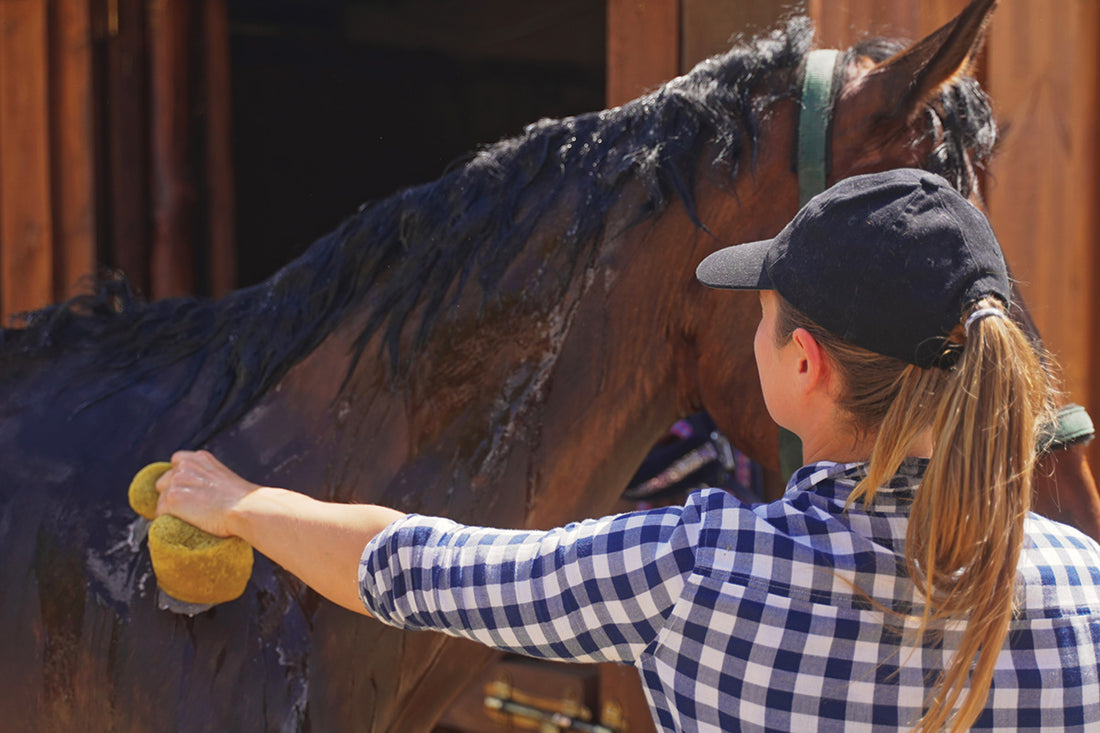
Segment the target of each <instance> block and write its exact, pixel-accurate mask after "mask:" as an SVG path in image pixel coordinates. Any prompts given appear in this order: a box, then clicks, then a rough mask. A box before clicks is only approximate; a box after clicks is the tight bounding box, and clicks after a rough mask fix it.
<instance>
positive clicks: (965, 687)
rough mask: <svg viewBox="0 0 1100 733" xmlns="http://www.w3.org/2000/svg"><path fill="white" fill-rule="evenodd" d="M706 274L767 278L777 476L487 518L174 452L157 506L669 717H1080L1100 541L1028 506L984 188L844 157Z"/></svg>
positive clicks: (764, 343)
mask: <svg viewBox="0 0 1100 733" xmlns="http://www.w3.org/2000/svg"><path fill="white" fill-rule="evenodd" d="M698 277H699V279H700V280H701V281H702V282H703V283H704V284H707V285H709V286H712V287H717V288H730V289H753V290H760V291H761V306H762V318H761V322H760V326H759V327H758V329H757V334H756V340H755V349H756V357H757V365H758V367H759V371H760V378H761V383H762V386H763V390H764V395H765V399H766V402H767V405H768V410H769V412H770V413H771V414H772V416H773V417H774V418H775V420H776V422H778V423H779V424H780V425H783V426H784V427H786V428H788V429H790V430H792V431H793V432H794V433H796V434H797V435H798V436H799V437H800V438H801V439H802V443H803V451H804V463H805V464H806V465H805V466H804V467H803V468H801V469H800V470H799V471H797V472H796V473H795V474H794V476H793V477H792V478H791V480H790V483H789V485H788V490H787V492H786V494H785V496H784V497H783V498H782V499H781V500H780V501H778V502H774V503H772V504H764V505H754V506H749V505H745V504H741V503H740V502H738V501H736V500H735V499H733V498H732V497H730V496H729V495H727V494H726V493H725V492H721V491H716V490H709V491H703V492H699V493H696V494H693V495H692V496H691V498H690V499H689V500H688V502H687V503H686V504H685V505H684V506H682V507H676V508H662V509H657V510H652V511H648V512H640V513H633V514H626V515H620V516H615V517H607V518H603V519H597V520H588V521H586V522H582V523H580V524H576V525H570V526H568V527H565V528H561V529H557V530H552V531H550V532H527V531H501V530H491V529H484V528H469V527H462V526H459V525H457V524H455V523H453V522H450V521H448V520H444V519H433V518H427V517H417V516H404V515H402V514H400V513H399V512H397V511H395V510H392V509H386V508H382V507H374V506H343V505H336V504H326V503H322V502H318V501H315V500H313V499H311V498H308V497H306V496H303V495H301V494H296V493H293V492H288V491H283V490H280V489H274V488H264V487H258V486H255V485H253V484H250V483H248V482H246V481H244V480H243V479H241V478H239V477H237V476H235V475H234V474H233V473H232V472H230V471H229V470H228V469H226V468H225V467H224V466H222V465H221V464H219V463H218V462H217V461H216V460H215V459H214V458H213V457H212V456H210V455H209V454H206V453H181V454H177V455H176V456H175V457H173V464H174V466H175V468H174V469H173V470H172V471H170V472H169V473H167V474H166V475H165V476H164V477H163V478H162V479H161V480H160V482H158V489H160V491H161V497H160V503H159V506H158V511H159V512H161V513H171V514H175V515H177V516H180V517H182V518H183V519H186V520H188V521H191V522H192V523H194V524H197V525H199V526H200V527H203V528H204V529H207V530H208V531H211V532H213V533H215V534H219V535H230V534H235V535H239V536H241V537H243V538H245V539H246V540H248V541H249V542H251V543H252V544H253V546H255V547H256V548H257V549H258V550H260V551H261V552H263V553H264V554H266V555H268V556H269V557H270V558H272V559H273V560H275V561H276V562H278V563H280V564H282V565H283V566H284V567H285V568H286V569H288V570H289V571H291V572H293V573H295V574H296V575H298V576H299V577H300V578H302V579H303V580H304V581H305V582H306V583H308V584H309V585H311V586H312V587H313V588H314V589H315V590H317V591H318V592H320V593H322V594H324V595H325V596H327V597H328V598H330V599H331V600H333V601H335V602H337V603H340V604H342V605H344V606H346V607H348V608H351V609H353V610H357V611H360V612H369V613H371V614H373V615H374V616H376V617H377V618H379V619H380V620H382V621H384V622H386V623H392V624H396V625H400V626H403V627H407V628H432V629H438V630H442V631H445V632H447V633H452V634H456V635H462V636H467V637H470V638H473V639H476V640H479V641H482V642H484V643H487V644H491V645H493V646H496V647H499V648H502V649H508V650H512V651H518V652H523V653H528V654H533V655H538V656H544V657H553V658H560V659H570V660H577V661H609V660H611V661H620V662H624V663H630V664H633V665H635V666H636V667H637V668H638V669H639V671H640V673H641V675H642V680H643V683H644V685H645V687H646V691H647V694H648V696H649V700H650V704H651V707H652V710H653V716H654V720H655V721H656V723H657V725H658V726H659V727H660V728H662V729H664V730H701V729H709V730H742V729H745V730H747V729H752V730H758V729H765V728H766V729H769V730H790V729H794V728H801V729H806V730H830V729H831V730H859V729H864V730H867V729H873V730H891V729H893V730H896V729H899V728H900V729H907V728H913V727H916V728H919V729H922V730H940V729H943V728H945V727H946V728H950V729H952V730H963V729H966V728H969V727H971V726H973V727H975V728H977V729H997V730H1019V729H1038V728H1040V727H1042V728H1043V729H1044V730H1047V729H1067V730H1081V729H1085V728H1088V727H1089V726H1098V725H1100V679H1098V677H1100V673H1098V669H1100V661H1098V660H1100V547H1098V546H1097V545H1096V544H1095V543H1093V542H1092V541H1090V540H1088V539H1087V538H1085V537H1084V535H1081V534H1079V533H1077V532H1075V531H1074V530H1071V529H1068V528H1066V527H1063V526H1061V525H1058V524H1055V523H1053V522H1050V521H1047V520H1044V519H1042V518H1040V517H1037V516H1034V515H1029V514H1028V506H1029V500H1030V494H1031V472H1032V467H1033V464H1034V461H1035V446H1036V443H1037V441H1038V440H1039V439H1040V435H1039V426H1040V425H1042V424H1043V422H1044V420H1045V418H1046V417H1047V412H1048V408H1049V405H1050V403H1051V400H1050V387H1049V383H1048V379H1047V375H1046V373H1045V372H1044V369H1043V367H1042V364H1041V363H1040V360H1039V358H1038V357H1037V356H1036V354H1035V352H1034V350H1033V349H1032V346H1031V344H1030V343H1029V341H1028V340H1027V338H1026V337H1025V336H1024V335H1023V333H1022V332H1021V331H1020V330H1019V329H1018V328H1017V327H1016V326H1015V325H1014V324H1013V323H1012V321H1010V320H1009V319H1008V318H1007V317H1006V316H1005V310H1006V308H1007V307H1008V304H1009V290H1010V288H1009V281H1008V276H1007V273H1006V271H1005V266H1004V262H1003V259H1002V256H1001V252H1000V248H999V246H998V245H997V242H996V239H995V238H994V236H993V233H992V231H991V230H990V227H989V225H988V223H987V222H986V220H985V218H984V217H983V216H982V215H981V214H980V213H979V212H978V211H977V209H975V208H974V207H973V206H972V205H971V204H969V203H968V202H967V201H966V200H964V199H963V198H962V197H961V196H959V195H958V194H957V193H956V192H955V191H953V190H952V189H951V188H950V187H949V186H948V185H947V183H946V182H945V181H943V179H940V178H938V177H936V176H933V175H930V174H927V173H924V172H921V171H915V170H900V171H890V172H887V173H881V174H872V175H867V176H859V177H856V178H852V179H848V180H846V181H843V182H841V183H840V184H838V185H836V186H834V187H833V188H831V189H829V190H828V191H826V192H825V193H823V194H821V195H820V196H818V197H817V198H815V199H814V200H813V201H811V202H810V203H809V204H808V205H807V206H806V207H805V208H804V209H803V210H802V211H801V212H800V213H799V214H798V216H796V217H795V219H794V220H793V221H792V222H791V223H790V224H789V225H788V226H787V227H786V228H785V229H784V230H783V231H782V232H780V234H779V235H777V236H776V237H775V238H774V239H771V240H766V241H762V242H755V243H750V244H745V245H740V246H736V247H730V248H727V249H724V250H721V251H719V252H717V253H715V254H713V255H711V256H710V257H708V258H707V259H706V260H704V261H703V262H702V263H701V264H700V266H699V270H698ZM364 546H365V547H366V549H365V550H364Z"/></svg>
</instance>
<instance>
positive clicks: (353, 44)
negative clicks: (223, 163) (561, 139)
mask: <svg viewBox="0 0 1100 733" xmlns="http://www.w3.org/2000/svg"><path fill="white" fill-rule="evenodd" d="M229 15H230V24H231V25H230V28H231V40H230V44H231V53H232V96H233V127H234V134H233V148H234V163H235V169H236V190H237V217H238V218H237V234H238V236H237V242H238V244H237V246H238V260H239V284H240V285H249V284H252V283H255V282H257V281H259V280H262V279H264V278H266V277H267V276H269V275H270V274H272V273H273V272H274V271H275V270H277V269H278V268H279V267H281V266H282V265H284V264H286V263H287V262H289V261H290V260H291V259H293V258H294V257H295V256H297V255H298V254H299V253H300V252H302V251H303V250H304V249H305V248H306V247H307V246H308V245H309V244H310V243H311V242H312V241H313V240H315V239H316V238H317V237H319V236H320V235H322V234H324V233H326V232H328V231H329V230H331V229H333V228H334V227H335V226H336V225H337V224H338V223H339V222H340V220H341V219H343V218H344V217H345V216H347V215H349V214H351V213H352V212H354V211H355V209H356V207H358V206H359V205H360V204H361V203H363V202H364V201H367V200H372V199H378V198H384V197H386V196H389V195H390V194H392V193H394V192H395V191H397V190H399V189H400V188H403V187H405V186H409V185H414V184H417V183H422V182H426V181H430V180H432V179H434V178H436V177H438V176H439V175H440V174H441V173H442V172H443V171H444V170H445V169H446V167H447V165H448V164H449V163H450V162H451V161H453V160H454V159H456V158H458V157H460V156H462V155H464V154H466V153H468V152H469V151H472V150H474V149H476V147H477V146H478V145H481V144H485V143H490V142H493V141H495V140H497V139H499V138H501V137H505V136H509V135H514V134H517V133H519V132H520V131H521V130H522V129H523V126H524V125H526V124H528V123H530V122H533V121H535V120H537V119H539V118H542V117H560V116H564V115H571V114H577V113H581V112H588V111H592V110H597V109H600V108H602V107H603V106H604V87H605V71H604V68H605V35H606V33H605V27H606V20H605V17H606V8H605V5H604V3H601V2H592V1H591V0H561V1H559V2H555V3H545V2H524V1H518V2H517V1H514V0H513V1H508V0H230V2H229Z"/></svg>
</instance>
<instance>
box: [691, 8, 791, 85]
mask: <svg viewBox="0 0 1100 733" xmlns="http://www.w3.org/2000/svg"><path fill="white" fill-rule="evenodd" d="M682 2H683V4H684V10H683V29H684V30H683V49H682V52H681V54H680V70H681V72H686V71H689V70H690V69H691V67H692V66H694V65H695V64H697V63H699V62H700V61H702V60H703V59H705V58H707V57H708V56H713V55H714V54H716V53H722V52H724V51H728V50H729V49H730V46H731V45H732V44H731V41H732V39H733V37H734V36H738V35H744V36H745V37H747V38H751V37H753V36H755V35H758V34H760V33H763V32H765V31H768V30H770V29H771V28H774V27H775V26H776V25H778V24H779V22H780V21H781V20H782V19H783V18H784V17H786V16H788V15H790V14H791V13H795V12H804V11H805V0H791V2H783V3H778V2H775V0H738V2H730V1H729V0H682Z"/></svg>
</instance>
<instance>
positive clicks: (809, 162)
mask: <svg viewBox="0 0 1100 733" xmlns="http://www.w3.org/2000/svg"><path fill="white" fill-rule="evenodd" d="M839 58H840V51H837V50H835V49H827V50H819V51H810V53H809V55H808V56H807V57H806V77H805V79H803V81H802V102H801V104H802V109H801V110H800V112H799V115H798V205H799V206H805V205H806V202H807V201H809V200H810V199H812V198H813V197H814V196H816V195H818V194H819V193H821V192H822V191H824V190H825V184H826V182H827V180H828V161H827V158H826V154H827V153H828V149H827V148H828V142H829V117H830V114H829V110H830V108H831V107H832V104H833V79H834V78H835V77H836V64H837V61H838V60H839ZM801 467H802V441H800V440H799V439H798V436H797V435H795V434H794V433H792V432H790V431H789V430H785V429H783V428H780V429H779V470H780V471H782V472H783V475H784V476H790V475H791V474H793V473H794V472H795V471H797V470H798V469H799V468H801Z"/></svg>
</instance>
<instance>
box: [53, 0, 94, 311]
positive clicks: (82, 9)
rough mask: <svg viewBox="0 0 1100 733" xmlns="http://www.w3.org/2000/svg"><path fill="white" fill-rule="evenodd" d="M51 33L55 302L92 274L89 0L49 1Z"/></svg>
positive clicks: (92, 215)
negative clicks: (52, 7)
mask: <svg viewBox="0 0 1100 733" xmlns="http://www.w3.org/2000/svg"><path fill="white" fill-rule="evenodd" d="M53 5H54V7H55V11H54V12H53V13H52V16H51V19H52V27H51V29H50V31H51V33H50V35H51V42H50V47H51V52H50V63H51V69H52V71H51V85H50V94H51V99H52V106H53V109H52V110H51V119H52V123H53V124H52V125H51V131H52V141H53V145H52V149H53V153H54V154H53V166H52V176H53V180H54V194H55V196H54V206H53V210H54V217H53V219H54V224H55V227H54V236H55V239H54V247H53V256H54V262H55V264H54V283H53V285H54V287H53V296H54V299H55V300H63V299H65V298H67V297H70V296H72V295H74V294H75V292H74V285H76V284H77V283H78V282H79V281H80V280H81V279H82V278H85V277H87V276H89V275H93V274H94V273H95V268H96V191H95V182H96V181H95V168H96V161H95V158H96V151H97V147H98V146H97V144H96V139H95V122H94V105H93V101H92V23H91V9H90V7H89V3H88V0H54V3H53Z"/></svg>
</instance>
